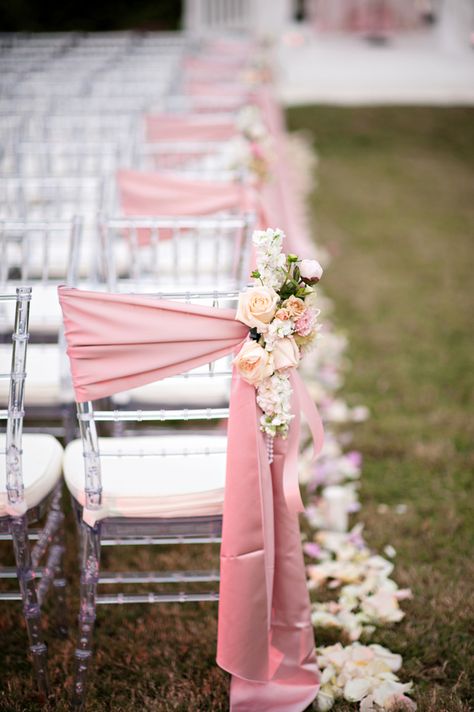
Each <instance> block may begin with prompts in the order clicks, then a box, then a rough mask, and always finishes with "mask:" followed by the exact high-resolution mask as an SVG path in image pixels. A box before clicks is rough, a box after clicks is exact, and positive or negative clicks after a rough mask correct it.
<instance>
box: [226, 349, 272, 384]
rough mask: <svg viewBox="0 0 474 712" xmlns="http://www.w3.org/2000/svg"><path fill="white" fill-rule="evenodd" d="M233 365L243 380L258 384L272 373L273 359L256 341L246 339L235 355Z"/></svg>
mask: <svg viewBox="0 0 474 712" xmlns="http://www.w3.org/2000/svg"><path fill="white" fill-rule="evenodd" d="M233 363H234V366H235V367H236V369H237V371H238V372H239V374H240V375H241V376H242V378H243V379H244V381H247V383H250V384H251V385H252V386H256V385H258V384H259V383H260V382H261V381H263V380H264V378H268V377H269V376H271V375H272V373H273V370H274V368H273V359H272V357H271V355H270V354H269V353H268V351H265V349H263V348H262V347H261V346H260V344H257V342H256V341H246V342H245V344H244V345H243V346H242V348H241V349H240V351H239V353H238V354H237V356H236V357H235V359H234V361H233Z"/></svg>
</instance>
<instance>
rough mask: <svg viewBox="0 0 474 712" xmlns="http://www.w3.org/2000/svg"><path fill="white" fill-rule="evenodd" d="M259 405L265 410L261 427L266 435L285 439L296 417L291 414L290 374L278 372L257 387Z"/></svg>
mask: <svg viewBox="0 0 474 712" xmlns="http://www.w3.org/2000/svg"><path fill="white" fill-rule="evenodd" d="M257 403H258V405H259V407H260V408H261V409H262V410H263V415H262V416H261V418H260V426H261V429H262V430H263V432H264V433H266V434H267V435H270V436H272V437H274V436H275V435H276V434H277V431H278V433H279V435H281V436H283V437H285V436H286V435H287V434H288V428H289V426H290V423H291V421H292V419H293V418H294V415H293V414H292V412H291V384H290V379H289V376H288V373H286V372H285V371H276V372H275V373H274V374H273V376H270V378H265V380H263V381H262V382H261V383H260V384H259V385H258V387H257Z"/></svg>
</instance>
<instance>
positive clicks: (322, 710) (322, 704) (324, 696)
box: [316, 687, 335, 712]
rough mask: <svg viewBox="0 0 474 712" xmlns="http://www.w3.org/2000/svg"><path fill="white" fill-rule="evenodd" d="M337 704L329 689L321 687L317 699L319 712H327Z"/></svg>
mask: <svg viewBox="0 0 474 712" xmlns="http://www.w3.org/2000/svg"><path fill="white" fill-rule="evenodd" d="M334 702H335V697H334V694H333V693H332V691H331V688H329V687H321V689H320V690H319V692H318V696H317V697H316V705H317V709H318V710H319V712H327V711H328V710H330V709H331V708H332V707H333V705H334Z"/></svg>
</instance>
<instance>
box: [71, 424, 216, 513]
mask: <svg viewBox="0 0 474 712" xmlns="http://www.w3.org/2000/svg"><path fill="white" fill-rule="evenodd" d="M226 445H227V438H225V437H224V436H216V435H182V434H178V433H177V434H175V435H159V436H156V437H143V436H137V437H126V438H113V437H110V438H99V448H100V452H101V455H104V454H105V455H106V456H105V457H104V458H103V459H101V476H102V502H101V507H100V509H98V510H94V511H93V512H86V513H85V514H86V517H85V520H86V521H87V524H89V525H90V526H94V524H95V523H96V522H97V521H99V520H101V519H105V518H106V517H203V516H209V515H216V514H222V508H223V503H224V484H225V459H226ZM144 453H146V455H145V454H144ZM170 453H172V454H170ZM178 453H182V454H178ZM131 473H133V476H132V475H131ZM64 478H65V480H66V484H67V487H68V489H69V491H70V493H71V494H72V496H73V497H74V498H75V499H76V500H77V501H78V502H79V504H81V505H82V506H84V505H85V501H86V497H85V491H84V457H83V454H82V441H81V440H74V441H73V442H71V443H69V444H68V446H67V447H66V452H65V454H64Z"/></svg>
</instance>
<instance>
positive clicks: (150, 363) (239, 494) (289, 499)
mask: <svg viewBox="0 0 474 712" xmlns="http://www.w3.org/2000/svg"><path fill="white" fill-rule="evenodd" d="M59 301H60V304H61V307H62V310H63V318H64V326H65V336H66V342H67V352H68V355H69V359H70V362H71V374H72V380H73V386H74V390H75V393H76V398H77V400H78V401H80V402H82V401H86V400H94V399H97V398H103V397H107V396H110V395H112V394H114V393H117V392H119V391H123V390H125V389H129V388H133V387H135V386H139V385H144V384H146V383H151V382H154V381H156V380H159V379H161V378H165V377H169V376H172V375H176V374H179V373H183V372H185V371H188V370H190V369H191V368H195V367H197V366H199V365H201V364H204V363H208V362H210V361H213V360H215V359H217V358H220V357H222V356H224V355H225V354H228V353H231V352H233V351H235V350H236V349H237V348H238V347H239V345H240V344H241V343H242V342H243V341H244V340H245V339H246V338H247V334H248V329H247V327H245V326H244V325H243V324H241V323H240V322H238V321H236V320H235V312H234V311H233V310H230V309H216V308H212V307H202V306H197V305H193V304H183V303H180V302H171V301H165V300H158V299H154V298H152V297H146V296H140V295H127V294H109V293H100V292H89V291H82V290H76V289H70V288H67V287H60V288H59ZM290 377H291V381H292V385H293V407H294V409H295V410H294V413H295V418H294V420H293V422H292V424H291V427H290V434H289V437H288V439H287V440H282V439H281V438H276V441H275V457H274V462H273V463H272V465H271V466H270V465H269V463H268V457H267V453H266V447H265V441H264V437H263V434H262V433H261V432H260V429H259V417H260V414H261V413H260V411H259V409H258V407H257V404H256V398H255V389H254V387H253V386H251V385H249V384H248V383H246V382H245V381H243V380H242V379H241V378H239V377H238V376H237V375H236V374H234V377H233V381H232V392H231V398H230V413H229V422H228V448H227V473H226V489H225V499H224V516H223V533H222V546H221V583H220V600H219V632H218V646H217V662H218V664H219V665H220V666H221V667H222V668H224V669H225V670H227V671H228V672H230V673H231V674H232V676H233V678H232V685H231V710H233V711H235V712H244V711H245V712H262V711H264V710H268V712H270V710H281V712H300V711H301V710H303V709H305V707H306V706H307V705H308V704H309V703H310V702H311V701H312V700H313V699H314V697H315V696H316V694H317V690H318V672H317V667H316V661H315V658H314V638H313V632H312V627H311V621H310V607H309V598H308V592H307V589H306V580H305V572H304V564H303V558H302V552H301V542H300V534H299V525H298V517H297V512H298V511H301V508H302V503H301V497H300V494H299V488H298V468H297V454H298V441H299V411H300V409H302V411H303V412H304V413H305V416H306V418H307V420H308V423H309V426H310V429H311V432H312V433H313V439H314V449H315V453H317V452H318V451H319V450H320V448H321V445H322V426H321V421H320V419H319V415H318V413H317V410H316V408H315V406H314V404H313V402H312V401H311V398H310V396H309V394H308V393H307V391H306V389H305V387H304V384H303V382H302V381H301V378H300V376H299V374H298V373H297V372H296V371H293V372H292V373H291V376H290ZM272 705H273V706H272Z"/></svg>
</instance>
